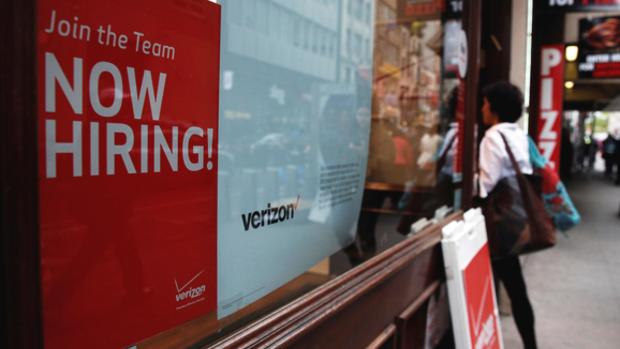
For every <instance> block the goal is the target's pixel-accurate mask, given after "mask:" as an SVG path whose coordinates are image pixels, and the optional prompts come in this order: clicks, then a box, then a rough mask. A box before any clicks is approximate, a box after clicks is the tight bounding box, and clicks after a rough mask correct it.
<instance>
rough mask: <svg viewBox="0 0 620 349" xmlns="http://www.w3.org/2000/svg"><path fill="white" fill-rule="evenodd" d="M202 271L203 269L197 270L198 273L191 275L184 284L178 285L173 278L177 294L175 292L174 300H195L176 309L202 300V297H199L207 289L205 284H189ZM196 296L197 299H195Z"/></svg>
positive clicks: (178, 301)
mask: <svg viewBox="0 0 620 349" xmlns="http://www.w3.org/2000/svg"><path fill="white" fill-rule="evenodd" d="M202 273H204V270H202V271H201V272H199V273H198V274H196V275H194V277H192V278H191V279H190V280H189V281H188V282H186V283H185V284H184V285H182V286H180V287H179V283H178V282H177V280H176V279H174V286H175V287H176V290H177V294H176V301H177V303H180V302H183V301H188V300H195V301H194V302H190V303H188V304H185V305H183V306H180V307H177V309H182V308H185V307H187V306H190V305H192V304H194V303H198V302H199V301H201V300H203V299H204V297H202V298H201V296H202V295H204V293H205V291H206V290H207V286H205V285H204V284H203V285H198V286H195V287H194V286H190V285H191V284H192V283H193V282H194V281H195V280H196V279H198V277H199V276H200V275H201V274H202ZM196 298H198V299H196Z"/></svg>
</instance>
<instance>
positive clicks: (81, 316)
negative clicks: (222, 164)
mask: <svg viewBox="0 0 620 349" xmlns="http://www.w3.org/2000/svg"><path fill="white" fill-rule="evenodd" d="M190 5H191V6H190ZM37 16H38V19H37V47H38V49H37V60H38V63H37V64H38V68H37V69H38V73H37V74H38V87H37V94H38V136H37V137H38V144H39V192H40V227H41V228H40V249H41V250H40V251H41V255H40V257H41V286H42V297H43V300H42V301H43V322H44V340H45V348H63V349H67V348H123V347H128V346H131V345H132V344H134V343H136V342H138V341H140V340H143V339H145V338H148V337H150V336H152V335H154V334H157V333H158V332H161V331H164V330H166V329H169V328H172V327H174V326H177V325H179V324H181V323H183V322H186V321H188V320H191V319H194V318H196V317H199V316H201V315H205V314H207V313H209V312H211V311H213V310H215V308H216V296H217V295H216V292H217V284H216V282H217V278H216V272H217V265H216V263H217V254H216V253H217V144H218V132H217V130H218V84H219V50H220V49H219V47H220V7H219V5H216V4H213V3H210V2H208V1H202V2H195V1H192V2H191V3H190V2H186V1H183V0H181V1H166V2H157V1H145V0H142V1H129V2H126V1H118V0H110V1H86V0H73V1H60V0H42V1H39V2H38V8H37Z"/></svg>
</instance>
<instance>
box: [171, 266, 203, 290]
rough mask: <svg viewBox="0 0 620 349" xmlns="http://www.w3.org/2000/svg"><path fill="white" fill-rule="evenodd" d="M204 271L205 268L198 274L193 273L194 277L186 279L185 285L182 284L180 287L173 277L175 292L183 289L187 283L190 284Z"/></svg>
mask: <svg viewBox="0 0 620 349" xmlns="http://www.w3.org/2000/svg"><path fill="white" fill-rule="evenodd" d="M204 271H205V269H203V270H201V271H200V272H199V273H198V274H196V275H194V277H193V278H192V279H191V280H189V281H188V282H187V283H186V284H185V285H183V286H182V287H181V288H179V283H178V282H177V279H174V286H176V288H177V292H181V291H183V289H184V288H185V287H187V286H188V285H189V284H191V283H192V282H193V281H194V280H196V279H197V278H198V277H199V276H200V274H202V273H204Z"/></svg>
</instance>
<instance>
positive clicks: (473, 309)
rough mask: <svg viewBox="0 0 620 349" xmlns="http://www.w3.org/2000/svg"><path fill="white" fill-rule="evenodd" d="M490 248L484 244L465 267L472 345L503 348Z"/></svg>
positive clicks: (466, 296)
mask: <svg viewBox="0 0 620 349" xmlns="http://www.w3.org/2000/svg"><path fill="white" fill-rule="evenodd" d="M489 261H490V257H489V248H488V245H487V244H484V245H483V246H482V248H481V249H480V250H479V251H478V253H477V254H476V256H474V258H473V259H472V260H471V262H470V263H469V265H468V266H467V267H466V268H465V269H464V270H463V284H464V287H465V299H466V303H467V317H468V320H469V334H470V336H469V337H470V339H471V348H476V349H482V348H484V349H487V348H489V349H495V348H497V349H501V346H500V339H499V338H500V337H499V331H500V330H499V323H498V320H497V318H496V316H495V294H494V292H493V273H492V272H491V265H490V263H489Z"/></svg>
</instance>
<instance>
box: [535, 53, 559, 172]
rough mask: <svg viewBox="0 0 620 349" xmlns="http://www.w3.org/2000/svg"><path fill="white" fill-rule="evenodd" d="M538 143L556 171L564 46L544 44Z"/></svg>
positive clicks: (557, 166) (557, 167)
mask: <svg viewBox="0 0 620 349" xmlns="http://www.w3.org/2000/svg"><path fill="white" fill-rule="evenodd" d="M541 52H542V55H541V63H540V100H539V105H540V107H539V113H538V135H537V144H538V148H539V149H540V152H541V154H542V155H543V156H544V157H545V158H546V159H547V160H548V161H549V163H550V164H551V166H552V168H554V169H555V170H556V171H557V170H558V169H559V164H560V137H561V131H562V111H563V105H562V104H563V93H564V55H563V53H564V45H561V44H560V45H545V46H543V47H542V51H541Z"/></svg>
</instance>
